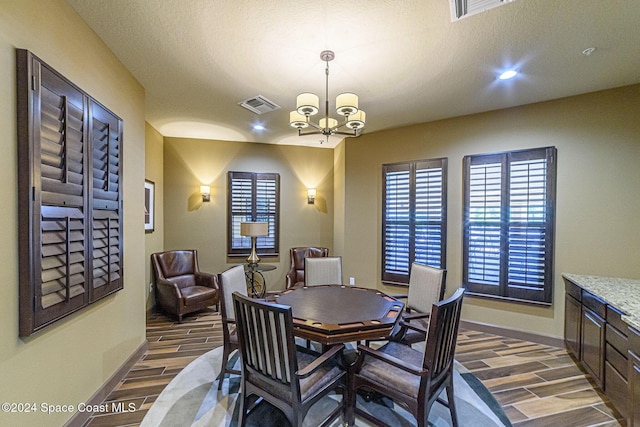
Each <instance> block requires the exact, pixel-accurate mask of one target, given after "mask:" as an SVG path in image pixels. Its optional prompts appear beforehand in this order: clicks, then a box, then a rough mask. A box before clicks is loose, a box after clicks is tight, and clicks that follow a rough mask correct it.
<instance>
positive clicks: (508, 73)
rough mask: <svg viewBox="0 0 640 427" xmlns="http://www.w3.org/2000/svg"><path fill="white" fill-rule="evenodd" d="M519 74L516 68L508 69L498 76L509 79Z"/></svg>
mask: <svg viewBox="0 0 640 427" xmlns="http://www.w3.org/2000/svg"><path fill="white" fill-rule="evenodd" d="M517 75H518V72H517V71H516V70H507V71H505V72H503V73H502V74H500V75H499V76H498V78H499V79H500V80H509V79H512V78H514V77H515V76H517Z"/></svg>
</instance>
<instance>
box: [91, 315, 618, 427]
mask: <svg viewBox="0 0 640 427" xmlns="http://www.w3.org/2000/svg"><path fill="white" fill-rule="evenodd" d="M147 340H148V342H149V349H148V351H147V352H146V354H145V355H144V356H143V357H142V358H141V359H140V360H139V361H138V362H137V363H136V365H135V366H134V367H133V368H132V369H131V371H129V373H128V374H127V376H126V377H125V378H124V379H123V380H122V381H121V382H120V383H119V384H118V386H117V387H116V388H115V389H114V390H113V391H112V392H111V394H109V396H108V397H107V399H106V400H105V403H109V405H110V407H111V406H112V405H111V403H112V402H115V403H122V404H123V405H124V406H123V407H127V408H128V407H129V406H128V405H131V406H130V407H131V408H135V411H131V412H127V411H125V412H120V413H106V414H94V416H92V417H91V419H89V420H88V421H87V423H85V427H96V426H108V427H115V426H137V425H139V424H140V423H141V422H142V419H143V418H144V415H145V414H146V412H147V411H148V410H149V408H150V407H151V405H153V402H154V401H155V399H156V398H157V396H158V395H159V394H160V392H162V390H163V389H164V387H165V386H166V385H167V384H169V382H170V381H171V380H172V379H173V377H175V376H176V375H177V374H178V372H180V371H181V370H182V369H183V368H184V367H185V366H187V365H188V364H189V363H190V362H191V361H193V360H194V359H196V358H197V357H199V356H200V355H202V354H204V353H206V352H207V351H209V350H211V349H213V348H215V347H217V346H220V345H222V330H221V321H220V316H219V315H218V314H217V313H216V312H215V311H213V310H212V311H206V312H201V313H199V314H197V315H191V316H186V318H185V319H184V322H183V323H182V324H179V323H177V322H175V321H174V320H173V319H172V318H169V317H167V316H164V315H162V314H152V315H150V316H149V318H148V321H147ZM456 359H457V360H458V361H459V362H460V363H462V364H463V365H464V366H465V367H466V368H467V369H469V370H470V371H472V372H473V373H474V374H475V375H476V376H477V377H478V378H479V379H480V380H481V381H482V382H483V383H484V384H485V386H486V387H487V388H488V389H489V390H490V391H491V392H492V393H493V395H494V396H495V398H496V400H497V401H498V402H499V403H500V404H501V405H502V407H503V408H504V411H505V413H506V415H507V416H508V417H509V419H510V420H511V422H512V423H513V425H514V426H518V427H530V426H540V427H542V426H544V427H546V426H550V425H556V426H562V427H571V426H576V427H577V426H620V425H624V422H623V421H621V420H619V418H620V416H619V415H618V414H617V413H616V412H615V411H614V410H613V409H612V407H611V406H610V405H609V402H608V400H607V398H606V396H604V394H603V393H602V392H601V391H599V390H598V389H597V388H595V387H594V386H593V385H592V383H591V382H590V379H589V377H588V376H587V375H585V374H584V373H583V372H582V371H580V369H579V368H578V367H577V366H576V364H575V363H574V362H573V360H572V359H571V358H570V356H569V355H568V354H567V352H566V351H565V349H563V348H556V347H550V346H546V345H541V344H536V343H532V342H527V341H521V340H517V339H512V338H505V337H501V336H497V335H492V334H488V333H484V332H477V331H472V330H468V329H465V330H461V331H460V334H459V337H458V346H457V350H456ZM463 427H464V426H463Z"/></svg>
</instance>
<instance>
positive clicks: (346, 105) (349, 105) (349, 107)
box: [336, 92, 358, 116]
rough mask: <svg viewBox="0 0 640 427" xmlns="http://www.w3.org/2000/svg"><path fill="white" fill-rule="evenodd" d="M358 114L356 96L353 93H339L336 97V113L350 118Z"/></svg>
mask: <svg viewBox="0 0 640 427" xmlns="http://www.w3.org/2000/svg"><path fill="white" fill-rule="evenodd" d="M357 112H358V95H356V94H355V93H350V92H346V93H341V94H340V95H338V96H337V97H336V113H338V114H340V115H342V116H351V115H352V114H355V113H357Z"/></svg>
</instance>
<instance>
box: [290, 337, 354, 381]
mask: <svg viewBox="0 0 640 427" xmlns="http://www.w3.org/2000/svg"><path fill="white" fill-rule="evenodd" d="M343 349H344V344H338V345H334V346H333V347H331V348H330V349H329V350H327V351H326V352H324V353H322V354H321V355H320V356H319V357H318V358H317V359H316V360H314V361H313V362H311V363H310V364H308V365H307V366H306V367H305V368H304V369H301V370H299V371H298V372H296V375H297V376H298V377H300V378H306V377H308V376H309V375H311V374H312V373H314V372H315V371H316V369H318V368H319V367H320V366H322V365H324V364H325V363H326V362H327V361H329V360H331V359H332V358H333V357H334V356H335V355H336V354H338V353H339V352H341V351H342V350H343Z"/></svg>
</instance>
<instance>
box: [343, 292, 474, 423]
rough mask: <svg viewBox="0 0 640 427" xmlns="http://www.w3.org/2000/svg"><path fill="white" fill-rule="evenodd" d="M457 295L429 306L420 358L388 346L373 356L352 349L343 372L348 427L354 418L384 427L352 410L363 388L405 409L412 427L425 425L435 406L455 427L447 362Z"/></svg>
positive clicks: (372, 352)
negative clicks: (445, 411) (444, 397)
mask: <svg viewBox="0 0 640 427" xmlns="http://www.w3.org/2000/svg"><path fill="white" fill-rule="evenodd" d="M463 295H464V289H462V288H460V289H458V290H457V291H456V292H455V294H453V296H451V297H450V298H448V299H446V300H444V301H439V302H437V303H435V304H433V307H432V309H431V322H429V331H428V333H427V338H426V342H425V352H424V353H422V352H421V351H418V350H416V349H413V348H411V347H410V346H408V345H406V344H401V343H398V342H393V341H390V342H388V343H387V344H385V345H384V346H382V347H380V349H378V350H374V349H372V348H370V347H368V346H364V345H358V351H359V356H358V360H357V361H356V363H355V364H354V365H353V366H352V367H351V368H350V371H349V382H348V384H350V386H349V391H348V399H349V403H348V406H347V408H348V409H347V421H348V422H349V425H352V423H353V421H354V419H355V414H356V413H357V414H358V415H360V416H362V417H363V418H365V419H367V420H368V421H370V422H372V423H373V424H375V425H377V426H384V425H386V424H384V423H383V422H381V421H379V420H377V419H376V418H374V417H373V416H371V415H370V414H368V413H367V412H365V411H363V410H361V409H359V408H357V407H356V392H357V391H358V390H359V389H361V388H365V389H366V390H367V391H369V392H370V391H371V390H373V391H374V392H377V393H380V394H383V395H385V396H388V397H389V398H390V399H392V400H393V401H395V402H397V403H399V404H401V405H403V406H405V407H406V408H407V409H408V410H409V412H411V414H412V415H413V416H414V417H415V418H416V422H417V426H418V427H424V426H426V425H427V423H428V422H427V420H428V417H429V412H430V411H431V407H432V405H433V404H434V403H435V402H439V403H441V404H443V405H445V406H447V407H448V408H449V411H450V413H451V420H452V422H453V426H454V427H457V425H458V419H457V416H456V408H455V400H454V393H453V362H454V359H453V356H454V353H455V349H456V340H457V336H458V326H459V324H460V311H461V309H462V298H463ZM443 390H446V393H447V400H446V401H444V400H442V399H441V398H440V397H439V396H440V394H441V393H442V391H443Z"/></svg>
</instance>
